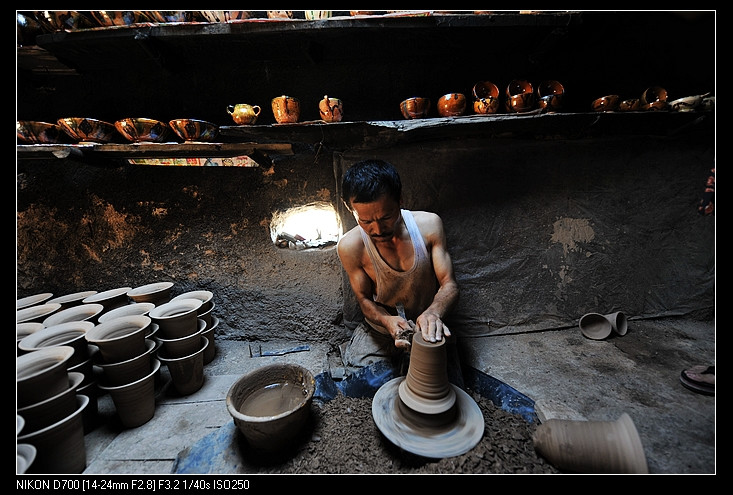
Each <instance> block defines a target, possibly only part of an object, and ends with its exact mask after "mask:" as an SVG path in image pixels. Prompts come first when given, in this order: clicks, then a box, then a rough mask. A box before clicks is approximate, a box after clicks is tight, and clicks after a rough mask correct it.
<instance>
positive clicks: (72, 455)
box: [18, 395, 89, 474]
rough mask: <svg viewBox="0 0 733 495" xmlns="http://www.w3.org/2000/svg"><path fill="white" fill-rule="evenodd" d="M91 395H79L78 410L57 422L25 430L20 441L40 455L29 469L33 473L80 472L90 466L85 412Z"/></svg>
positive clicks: (20, 436)
mask: <svg viewBox="0 0 733 495" xmlns="http://www.w3.org/2000/svg"><path fill="white" fill-rule="evenodd" d="M88 404H89V397H87V396H85V395H77V396H76V409H75V410H74V412H73V413H71V414H70V415H68V416H66V417H64V418H62V419H61V420H59V421H57V422H56V423H54V424H52V425H49V426H47V427H45V428H42V429H40V430H36V431H29V432H25V431H23V432H21V434H20V435H18V443H26V444H30V445H33V446H34V447H35V448H36V457H35V459H34V461H33V464H32V465H31V466H30V468H29V469H28V473H31V474H35V473H38V474H80V473H82V472H83V471H84V469H86V467H87V451H86V445H85V444H84V423H83V421H82V413H83V412H84V409H86V407H87V405H88Z"/></svg>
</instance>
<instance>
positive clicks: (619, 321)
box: [605, 311, 629, 336]
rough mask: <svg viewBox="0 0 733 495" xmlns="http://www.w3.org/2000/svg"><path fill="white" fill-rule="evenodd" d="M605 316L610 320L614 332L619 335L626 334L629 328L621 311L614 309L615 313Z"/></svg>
mask: <svg viewBox="0 0 733 495" xmlns="http://www.w3.org/2000/svg"><path fill="white" fill-rule="evenodd" d="M605 318H606V319H607V320H608V321H609V322H611V328H612V329H613V331H614V332H616V333H617V334H619V335H621V336H623V335H626V332H627V331H628V329H629V325H628V322H627V320H626V315H625V314H623V313H622V312H621V311H616V312H615V313H610V314H607V315H605Z"/></svg>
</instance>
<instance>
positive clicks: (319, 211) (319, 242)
mask: <svg viewBox="0 0 733 495" xmlns="http://www.w3.org/2000/svg"><path fill="white" fill-rule="evenodd" d="M340 236H341V221H340V219H339V216H338V213H337V212H336V209H335V208H334V207H333V205H332V204H330V203H325V202H315V203H309V204H306V205H303V206H296V207H293V208H290V209H288V210H285V211H276V212H275V213H273V215H272V221H271V222H270V237H271V238H272V242H273V243H275V245H276V246H277V247H279V248H284V249H296V250H300V249H308V248H323V247H326V246H331V245H335V244H336V242H338V240H339V237H340Z"/></svg>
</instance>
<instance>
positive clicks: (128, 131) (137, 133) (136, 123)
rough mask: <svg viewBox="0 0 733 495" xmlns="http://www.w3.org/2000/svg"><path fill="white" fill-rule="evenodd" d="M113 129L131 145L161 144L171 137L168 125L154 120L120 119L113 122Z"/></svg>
mask: <svg viewBox="0 0 733 495" xmlns="http://www.w3.org/2000/svg"><path fill="white" fill-rule="evenodd" d="M115 128H116V129H117V131H119V133H120V134H122V135H123V136H124V137H125V138H126V139H127V140H128V141H131V142H133V143H162V142H165V141H166V140H167V139H168V138H170V137H171V129H170V127H169V125H168V124H166V123H165V122H161V121H160V120H155V119H148V118H126V119H121V120H118V121H117V122H115Z"/></svg>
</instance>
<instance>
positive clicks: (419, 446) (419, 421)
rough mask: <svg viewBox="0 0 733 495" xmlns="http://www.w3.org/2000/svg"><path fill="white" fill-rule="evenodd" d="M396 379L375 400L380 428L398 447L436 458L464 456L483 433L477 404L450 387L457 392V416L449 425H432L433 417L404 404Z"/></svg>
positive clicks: (482, 420)
mask: <svg viewBox="0 0 733 495" xmlns="http://www.w3.org/2000/svg"><path fill="white" fill-rule="evenodd" d="M404 379H405V377H403V376H400V377H397V378H393V379H392V380H390V381H388V382H387V383H385V384H384V385H382V386H381V387H380V388H379V390H377V393H376V394H375V395H374V399H373V400H372V416H373V417H374V422H375V423H376V424H377V428H379V430H380V431H381V432H382V433H383V434H384V436H385V437H387V438H388V439H389V440H390V441H391V442H392V443H394V444H395V445H397V446H398V447H400V448H402V449H404V450H406V451H408V452H411V453H413V454H417V455H421V456H423V457H430V458H434V459H442V458H444V457H453V456H457V455H461V454H465V453H466V452H468V451H469V450H471V449H472V448H474V447H475V446H476V444H478V442H479V440H481V437H482V436H483V434H484V416H483V414H482V413H481V409H479V407H478V404H476V402H475V401H474V400H473V399H472V398H471V397H470V396H469V395H468V394H467V393H466V392H464V391H463V390H461V389H460V388H459V387H456V386H455V385H453V384H451V385H450V386H451V387H453V390H454V391H455V393H456V402H455V405H454V407H455V415H454V416H453V417H452V418H451V419H450V420H449V421H447V422H445V423H440V422H434V424H430V423H431V420H430V415H426V414H423V413H418V412H416V411H411V410H410V409H409V408H407V407H406V406H405V404H404V403H402V400H401V399H400V395H399V386H400V383H401V382H402V381H403V380H404Z"/></svg>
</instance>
